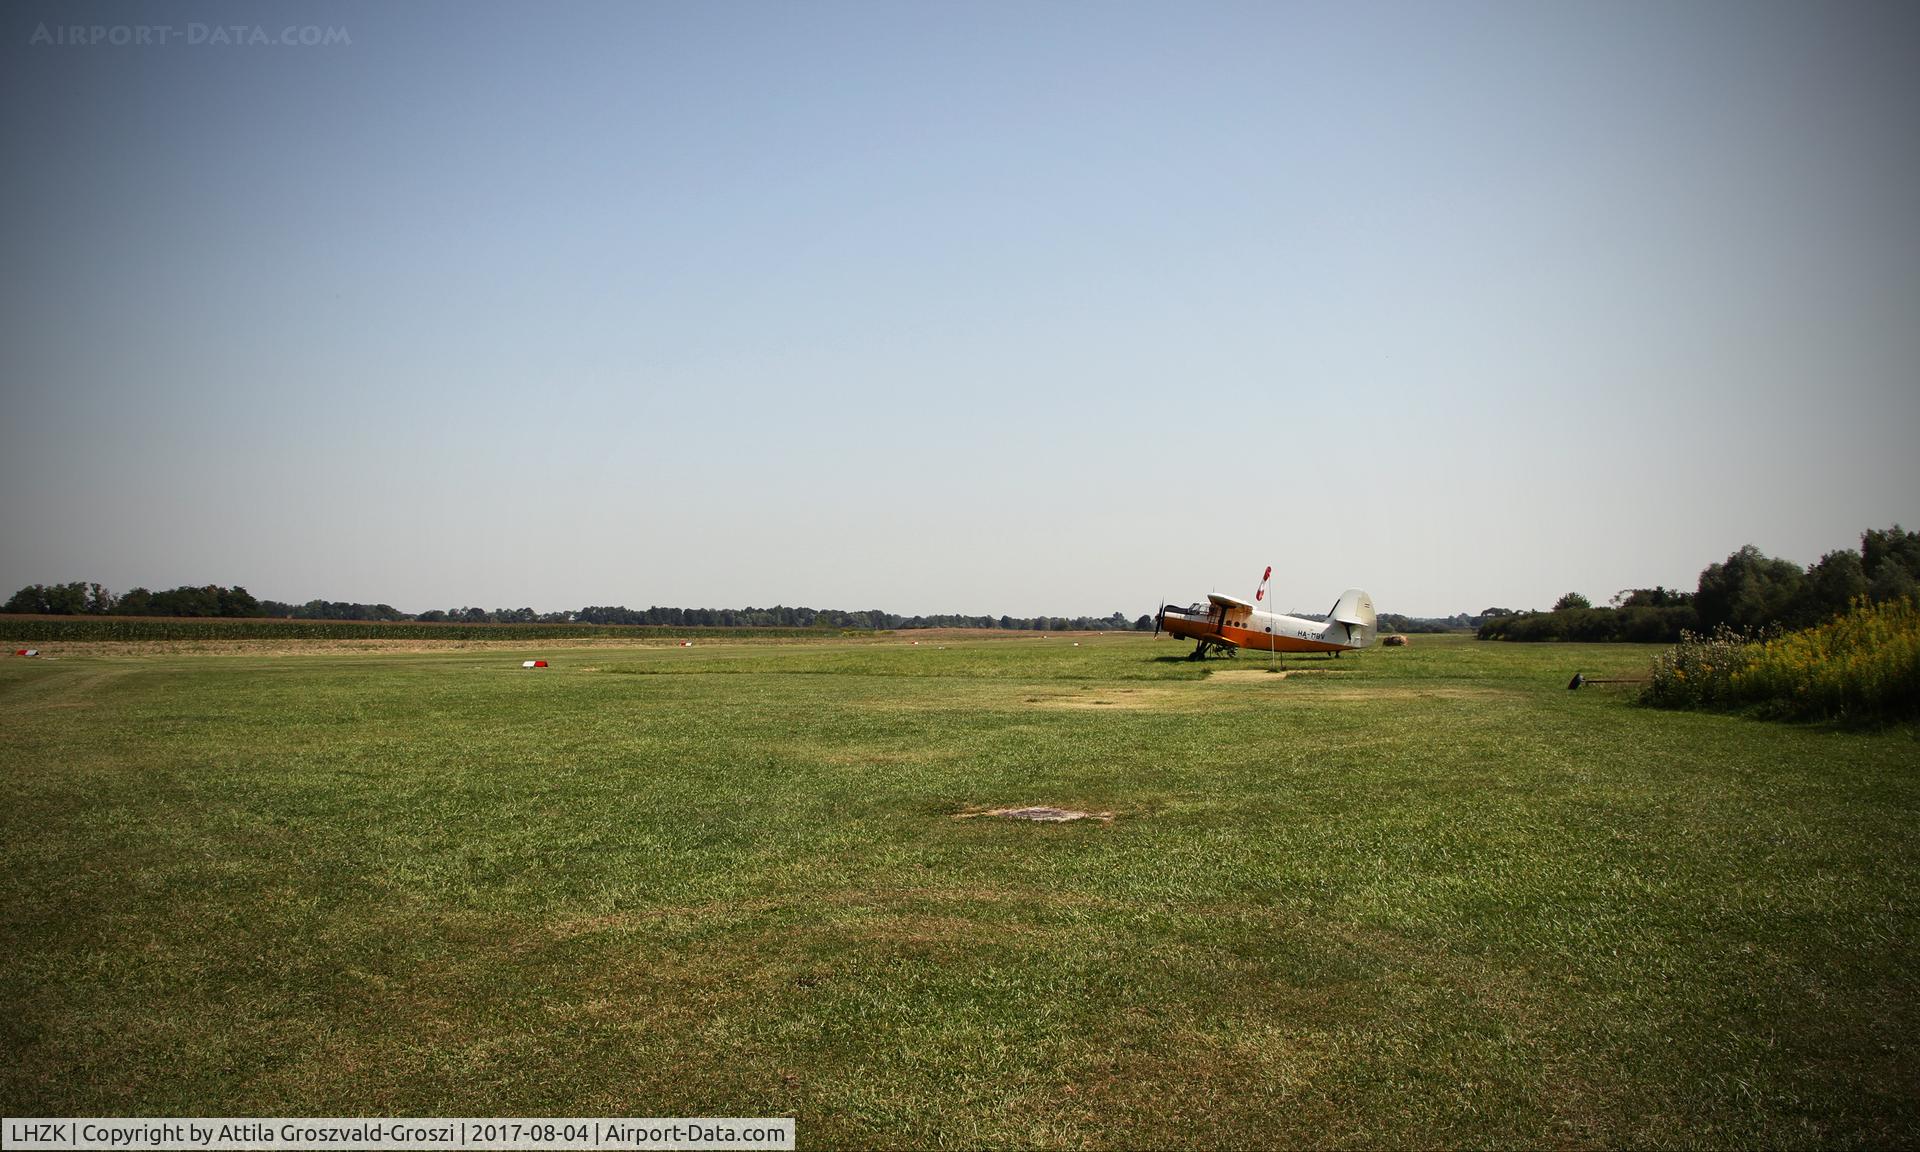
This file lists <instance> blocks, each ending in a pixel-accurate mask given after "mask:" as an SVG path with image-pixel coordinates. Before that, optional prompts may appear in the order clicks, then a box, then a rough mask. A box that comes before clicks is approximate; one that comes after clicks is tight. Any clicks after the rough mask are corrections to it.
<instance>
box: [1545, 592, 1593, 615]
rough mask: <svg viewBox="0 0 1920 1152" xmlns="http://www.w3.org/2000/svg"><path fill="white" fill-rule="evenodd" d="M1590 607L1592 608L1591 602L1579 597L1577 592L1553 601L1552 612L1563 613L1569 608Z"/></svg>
mask: <svg viewBox="0 0 1920 1152" xmlns="http://www.w3.org/2000/svg"><path fill="white" fill-rule="evenodd" d="M1591 607H1593V602H1592V601H1590V600H1588V599H1587V598H1586V597H1585V596H1582V595H1580V593H1578V592H1569V593H1567V594H1566V595H1565V596H1562V597H1560V599H1558V600H1555V601H1554V602H1553V610H1554V611H1555V612H1565V611H1567V610H1568V609H1569V608H1591Z"/></svg>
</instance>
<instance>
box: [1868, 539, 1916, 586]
mask: <svg viewBox="0 0 1920 1152" xmlns="http://www.w3.org/2000/svg"><path fill="white" fill-rule="evenodd" d="M1860 566H1861V568H1862V569H1863V570H1864V571H1865V572H1866V574H1867V579H1868V581H1876V580H1879V579H1880V578H1881V573H1883V572H1885V571H1886V570H1887V568H1889V567H1894V568H1900V569H1903V570H1904V571H1905V572H1906V574H1907V575H1908V576H1909V577H1916V578H1920V532H1908V531H1906V530H1905V529H1903V528H1901V527H1900V525H1898V524H1895V525H1894V526H1893V527H1891V528H1888V529H1885V530H1884V531H1883V530H1881V529H1879V528H1872V529H1869V530H1868V531H1867V532H1866V533H1864V534H1863V535H1862V536H1861V537H1860ZM1909 583H1911V581H1909Z"/></svg>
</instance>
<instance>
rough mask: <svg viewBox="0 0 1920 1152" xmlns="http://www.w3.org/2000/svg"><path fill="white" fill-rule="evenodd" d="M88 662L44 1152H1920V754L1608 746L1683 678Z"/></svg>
mask: <svg viewBox="0 0 1920 1152" xmlns="http://www.w3.org/2000/svg"><path fill="white" fill-rule="evenodd" d="M916 638H917V639H919V640H920V643H919V644H918V645H915V644H913V643H912V641H913V640H914V639H916ZM1075 641H1078V646H1075ZM46 647H47V657H48V658H44V659H40V660H19V659H8V660H6V661H4V662H0V723H3V724H4V736H5V738H4V742H0V764H3V765H4V774H3V775H0V779H4V787H5V803H4V806H0V812H3V813H4V815H0V821H4V824H3V825H0V831H3V832H4V835H3V836H0V857H3V861H4V872H3V873H0V883H4V885H5V899H4V916H5V932H6V942H7V947H6V953H5V959H4V961H3V962H0V982H3V983H4V989H5V997H6V1005H7V1011H6V1012H5V1013H4V1025H3V1027H4V1029H5V1031H4V1033H0V1043H4V1046H5V1048H6V1050H7V1051H8V1053H9V1059H8V1060H7V1061H6V1062H5V1065H4V1069H3V1070H0V1085H3V1086H4V1087H3V1088H0V1091H3V1092H4V1101H0V1103H3V1104H4V1108H5V1111H6V1114H8V1115H14V1116H21V1115H34V1114H41V1115H160V1114H178V1115H346V1116H350V1115H361V1114H366V1115H414V1116H424V1115H499V1114H526V1115H551V1116H568V1115H601V1116H615V1115H638V1116H648V1115H651V1116H674V1115H737V1116H759V1115H776V1114H792V1115H795V1116H797V1117H798V1118H799V1134H800V1139H801V1141H802V1143H803V1144H806V1145H809V1146H815V1147H820V1146H892V1147H903V1146H912V1147H925V1146H951V1145H959V1146H976V1145H993V1146H1023V1147H1024V1146H1042V1147H1139V1146H1168V1145H1175V1146H1206V1147H1212V1146H1220V1145H1231V1146H1245V1147H1266V1146H1274V1145H1297V1144H1311V1145H1315V1146H1335V1145H1342V1146H1362V1147H1378V1146H1383V1145H1393V1146H1418V1147H1431V1146H1446V1145H1470V1146H1485V1145H1493V1144H1498V1145H1514V1144H1526V1145H1541V1144H1548V1145H1575V1146H1577V1145H1622V1144H1629V1145H1659V1146H1670V1145H1712V1146H1727V1145H1762V1146H1768V1147H1791V1146H1815V1145H1817V1146H1821V1147H1845V1146H1858V1145H1872V1146H1885V1145H1888V1144H1904V1145H1911V1144H1914V1143H1916V1142H1920V1041H1916V1039H1915V1037H1916V1036H1920V1011H1916V994H1917V993H1920V952H1917V951H1916V950H1915V948H1914V946H1913V942H1914V941H1915V940H1916V939H1920V915H1917V914H1916V905H1917V903H1920V897H1917V896H1916V893H1917V892H1920V821H1917V820H1916V816H1920V742H1917V741H1916V738H1915V734H1914V732H1913V731H1912V730H1911V729H1905V728H1896V729H1885V730H1880V731H1875V732H1849V731H1837V730H1832V729H1824V728H1814V727H1795V726H1785V725H1779V724H1770V723H1762V722H1756V721H1749V720H1743V719H1739V718H1733V717H1722V716H1703V715H1691V714H1675V713H1663V712H1657V711H1652V710H1647V709H1642V708H1638V707H1635V706H1633V705H1631V704H1630V703H1628V695H1627V693H1628V692H1629V691H1630V689H1628V688H1623V687H1610V686H1596V687H1590V688H1587V689H1583V690H1581V691H1579V692H1568V691H1567V690H1566V683H1567V680H1568V679H1569V678H1570V677H1571V676H1572V675H1573V673H1574V672H1576V671H1579V672H1583V673H1585V674H1587V675H1589V676H1610V675H1637V674H1640V673H1642V672H1644V670H1645V669H1646V667H1647V664H1648V662H1649V660H1650V659H1651V657H1652V655H1653V650H1652V649H1649V648H1643V647H1633V646H1598V645H1501V644H1484V643H1478V642H1475V641H1473V640H1471V639H1467V638H1457V637H1448V638H1430V637H1424V636H1421V637H1415V638H1414V644H1413V646H1412V647H1410V648H1406V649H1398V650H1396V649H1382V648H1376V649H1373V650H1371V651H1369V652H1366V653H1362V654H1357V655H1348V656H1344V657H1342V658H1340V659H1338V660H1334V659H1330V658H1306V657H1283V658H1282V659H1281V660H1280V661H1279V662H1278V666H1279V667H1280V668H1282V669H1284V670H1286V675H1284V676H1282V675H1277V674H1272V673H1269V672H1267V671H1266V668H1267V660H1266V658H1265V657H1264V656H1262V655H1256V654H1247V655H1243V656H1242V657H1241V658H1239V659H1238V660H1234V661H1227V660H1213V661H1208V662H1206V663H1205V664H1193V663H1189V662H1187V661H1185V660H1183V659H1181V657H1183V656H1184V654H1185V653H1186V651H1187V647H1188V646H1187V645H1184V644H1181V643H1178V642H1175V641H1172V640H1169V639H1165V638H1162V639H1160V640H1158V641H1154V640H1151V639H1149V638H1147V637H1145V636H1138V635H1111V634H1110V635H1100V636H1085V635H1079V636H1066V635H1062V634H1048V635H1046V636H1044V637H1040V636H1036V635H1034V634H1016V635H1011V636H1004V637H992V638H979V637H974V636H965V637H960V636H954V635H951V634H948V635H928V634H912V633H903V634H900V635H896V636H891V637H883V638H876V639H854V640H823V641H819V642H805V643H794V642H788V643H768V644H762V643H751V642H739V643H719V644H706V643H702V644H700V645H699V646H697V647H694V648H690V649H682V648H677V647H665V646H661V647H642V646H635V647H617V646H610V645H605V644H602V645H595V646H592V647H581V648H577V649H569V648H567V647H565V646H564V643H562V644H555V645H552V646H540V647H532V646H529V647H524V648H520V647H513V646H501V645H493V646H484V647H480V646H476V647H445V648H439V649H433V648H427V649H425V650H402V649H400V648H381V647H377V646H373V645H369V646H368V647H367V648H365V649H364V650H349V651H321V652H314V651H310V650H303V649H302V648H300V647H299V646H297V645H253V646H250V645H247V644H244V643H236V644H233V645H232V646H231V650H226V651H192V652H182V651H178V650H174V649H170V648H168V647H167V646H164V645H153V646H145V647H142V646H121V647H119V648H112V649H104V648H103V649H95V650H88V649H87V647H86V646H84V645H72V646H66V647H62V646H57V645H48V646H46ZM415 647H416V648H418V647H419V646H415ZM534 657H539V658H543V659H547V660H549V661H551V662H552V665H553V666H552V667H550V668H547V669H541V670H536V671H527V670H523V669H522V668H520V667H519V663H520V661H521V659H523V658H534ZM1028 804H1035V805H1038V804H1047V805H1058V806H1061V807H1067V808H1075V809H1086V810H1091V811H1099V812H1111V813H1114V819H1113V820H1112V822H1111V823H1100V822H1097V821H1084V822H1080V823H1072V824H1058V825H1045V824H1031V823H1015V822H1009V821H1003V820H996V819H991V818H966V819H962V818H957V817H960V816H962V815H963V814H965V813H969V812H974V811H978V810H981V809H987V808H998V807H1004V806H1013V805H1028Z"/></svg>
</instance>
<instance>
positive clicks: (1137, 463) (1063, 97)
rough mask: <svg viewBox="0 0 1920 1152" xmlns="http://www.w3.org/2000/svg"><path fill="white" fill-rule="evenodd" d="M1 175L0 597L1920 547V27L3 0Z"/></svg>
mask: <svg viewBox="0 0 1920 1152" xmlns="http://www.w3.org/2000/svg"><path fill="white" fill-rule="evenodd" d="M235 25H237V26H240V27H241V29H242V32H241V34H240V35H239V36H238V37H237V38H238V39H240V40H241V41H242V42H240V43H231V42H229V43H219V42H216V41H218V40H221V39H225V40H228V41H232V40H234V39H235V38H236V36H235V34H234V33H233V32H231V31H227V32H225V33H224V34H219V33H216V32H215V31H214V29H216V28H227V27H229V26H235ZM76 26H77V27H78V29H79V32H78V33H75V32H74V31H72V29H73V28H74V27H76ZM142 27H145V28H147V29H149V31H147V32H146V33H145V38H146V39H147V40H148V43H146V44H144V45H143V44H141V43H139V42H138V40H137V39H136V37H138V36H140V35H141V33H140V32H139V31H138V29H139V28H142ZM256 27H258V28H259V29H260V33H259V34H258V35H259V36H261V37H262V38H266V39H279V38H281V37H283V36H285V37H286V38H288V39H290V40H292V41H293V43H290V44H277V43H275V44H252V43H246V42H244V41H246V40H250V39H253V38H254V37H255V35H256V34H255V33H254V31H253V29H254V28H256ZM93 28H98V29H102V30H103V31H100V32H94V31H90V30H89V29H93ZM155 28H161V29H164V30H165V31H158V32H156V31H152V29H155ZM330 30H338V32H337V33H336V32H332V31H330ZM340 33H344V37H345V42H341V39H340V35H339V34H340ZM329 36H331V37H332V38H333V41H334V42H332V43H320V44H306V45H303V44H301V43H300V42H299V41H300V40H301V39H303V38H305V39H309V40H312V39H322V40H324V39H326V38H327V37H329ZM96 37H99V38H102V40H103V42H101V43H93V42H92V41H93V40H94V39H95V38H96ZM116 38H117V39H123V40H128V41H130V42H128V43H124V44H115V43H114V42H113V41H114V40H115V39H116ZM76 39H77V40H78V41H79V42H77V43H76V42H74V41H75V40H76ZM0 141H3V142H4V175H3V179H4V183H3V184H0V385H3V386H4V389H5V395H4V404H5V412H6V419H5V424H4V451H3V452H0V485H4V498H3V499H0V595H4V594H6V593H7V592H10V591H11V590H12V589H14V588H17V587H20V586H21V585H23V584H27V583H30V582H51V581H67V580H98V581H101V582H103V583H105V584H107V585H108V586H109V587H111V588H113V589H115V590H124V589H125V588H126V587H128V586H130V585H133V584H145V585H146V586H148V587H152V588H159V587H171V586H173V585H176V584H181V583H188V582H192V583H207V582H218V583H222V584H227V583H239V584H243V585H245V586H246V587H247V588H248V589H249V590H251V591H252V592H253V593H254V594H255V595H258V596H262V597H271V598H275V599H283V600H292V601H300V600H306V599H309V598H312V597H316V596H324V597H327V598H332V599H350V600H365V601H387V602H389V603H392V604H394V605H396V606H398V607H400V608H403V609H407V610H413V611H419V610H424V609H427V608H433V607H447V606H451V605H464V604H478V605H481V606H484V607H497V606H504V607H519V606H522V605H530V606H532V607H535V608H538V609H541V610H550V609H557V608H568V607H576V606H579V605H582V604H589V603H591V604H609V603H625V604H628V605H631V606H635V607H642V606H645V605H647V604H671V605H684V606H696V605H706V606H715V607H719V606H742V605H748V604H751V605H756V606H763V605H770V604H774V603H786V604H807V605H812V606H815V607H829V606H830V607H839V608H847V609H861V608H870V607H878V608H885V609H888V610H891V611H896V612H905V613H918V612H926V613H931V612H968V613H984V612H992V613H996V614H997V613H1003V612H1004V613H1013V614H1017V615H1028V614H1036V613H1049V614H1079V613H1093V614H1104V613H1107V612H1110V611H1113V610H1115V609H1119V610H1122V611H1125V612H1126V613H1128V614H1129V615H1137V614H1139V613H1142V612H1151V611H1152V610H1153V609H1154V607H1155V605H1156V604H1157V603H1158V602H1159V600H1160V599H1161V598H1162V597H1163V596H1166V597H1173V598H1177V599H1182V600H1184V599H1191V598H1193V597H1195V596H1197V595H1199V594H1202V593H1205V592H1206V591H1208V590H1209V589H1218V590H1221V591H1229V592H1238V593H1243V594H1244V593H1250V592H1251V591H1252V589H1253V585H1254V583H1255V582H1256V581H1257V579H1258V577H1259V573H1260V570H1261V569H1262V567H1264V566H1265V565H1267V564H1272V565H1274V567H1275V574H1274V584H1275V589H1276V593H1275V599H1276V601H1277V602H1278V604H1279V605H1280V606H1281V607H1283V608H1286V607H1299V608H1311V609H1324V608H1325V607H1326V606H1327V605H1328V604H1331V603H1332V602H1333V599H1334V598H1335V596H1336V595H1337V594H1338V593H1339V591H1340V590H1341V589H1342V588H1345V587H1347V586H1349V585H1357V586H1360V587H1364V588H1367V589H1368V590H1369V591H1371V592H1372V593H1373V596H1374V598H1375V600H1376V602H1377V603H1378V604H1379V605H1380V607H1381V609H1382V610H1383V611H1398V612H1406V613H1411V614H1416V615H1424V614H1443V613H1451V612H1456V611H1463V610H1464V611H1475V610H1478V609H1480V608H1482V607H1485V606H1488V605H1492V604H1499V605H1509V606H1514V607H1528V606H1542V607H1543V606H1546V605H1548V604H1550V603H1551V602H1552V600H1553V599H1554V598H1555V597H1556V596H1558V595H1559V594H1560V593H1562V592H1565V591H1568V590H1579V591H1582V592H1584V593H1586V594H1587V595H1589V596H1590V597H1592V598H1593V599H1594V600H1595V601H1596V602H1598V601H1601V600H1603V599H1604V598H1605V597H1606V596H1607V595H1609V594H1611V593H1612V592H1614V591H1616V590H1617V589H1620V588H1625V587H1630V586H1635V585H1651V584H1654V583H1664V584H1667V585H1670V586H1673V585H1678V586H1683V587H1691V586H1692V585H1693V583H1694V580H1695V579H1696V577H1697V575H1698V573H1699V570H1700V569H1701V568H1702V567H1703V566H1704V565H1705V564H1707V563H1708V562H1710V561H1713V560H1716V559H1719V558H1722V557H1724V556H1725V555H1726V554H1727V553H1728V552H1729V551H1731V550H1733V549H1734V548H1736V547H1738V546H1739V545H1741V544H1744V543H1749V542H1751V543H1753V544H1757V545H1759V546H1760V547H1761V548H1762V549H1763V550H1765V551H1767V552H1769V553H1772V554H1776V555H1783V556H1786V557H1789V558H1791V559H1793V560H1796V561H1799V562H1802V563H1806V562H1809V561H1812V560H1814V559H1815V558H1817V557H1818V556H1819V555H1820V554H1821V553H1822V552H1825V551H1828V550H1832V549H1837V548H1842V547H1848V546H1857V544H1858V539H1857V537H1858V534H1859V532H1860V531H1861V530H1862V529H1864V528H1867V527H1875V526H1885V525H1887V524H1890V523H1892V522H1894V521H1896V520H1899V521H1902V522H1903V523H1905V524H1907V525H1908V526H1910V527H1911V526H1916V525H1920V463H1916V455H1917V454H1916V451H1915V447H1914V440H1915V435H1916V433H1920V5H1916V4H1913V3H1911V2H1907V0H1901V2H1896V3H1889V4H1859V3H1845V2H1841V3H1819V4H1815V3H1802V2H1799V0H1794V2H1791V3H1780V4H1771V3H1762V2H1758V0H1738V2H1734V3H1726V4H1718V3H1707V2H1704V0H1681V2H1673V0H1661V2H1658V3H1637V2H1632V0H1605V2H1594V3H1554V2H1550V0H1549V2H1540V0H1525V2H1514V3H1502V4H1460V3H1445V2H1427V0H1419V2H1413V3H1405V4H1378V5H1376V4H1353V3H1344V2H1343V3H1328V4H1314V5H1299V4H1284V3H1277V2H1276V3H1252V4H1190V3H1179V4H1174V3H1157V4H1132V3H1070V2H1037V0H1023V2H1020V3H1005V4H1000V3H928V2H919V0H902V2H897V3H873V4H825V3H808V2H786V3H752V4H743V3H727V2H717V3H714V2H703V3H691V2H689V3H638V2H635V3H621V4H609V5H585V4H573V5H564V6H559V7H554V6H545V5H543V6H534V5H499V4H482V5H476V4H467V3H462V4H457V5H456V4H423V3H407V4H378V5H371V6H364V7H363V6H346V5H310V4H293V5H247V6H238V5H218V4H179V5H148V4H143V5H118V6H110V5H96V6H89V5H68V4H62V5H39V4H30V3H29V4H11V5H8V6H6V7H4V8H0Z"/></svg>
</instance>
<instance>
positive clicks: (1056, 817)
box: [953, 804, 1113, 824]
mask: <svg viewBox="0 0 1920 1152" xmlns="http://www.w3.org/2000/svg"><path fill="white" fill-rule="evenodd" d="M976 816H988V817H992V818H994V819H997V820H1030V821H1033V822H1034V823H1036V824H1069V823H1072V822H1073V821H1075V820H1098V821H1099V822H1100V823H1102V824H1111V823H1113V813H1111V812H1087V811H1083V810H1081V809H1079V808H1056V807H1054V806H1052V805H1050V804H1028V805H1022V806H1019V807H1014V808H983V809H975V810H970V811H967V812H956V813H954V814H953V818H954V819H955V820H971V819H973V818H974V817H976Z"/></svg>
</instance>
